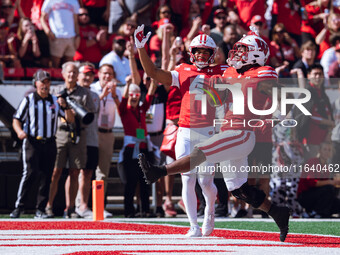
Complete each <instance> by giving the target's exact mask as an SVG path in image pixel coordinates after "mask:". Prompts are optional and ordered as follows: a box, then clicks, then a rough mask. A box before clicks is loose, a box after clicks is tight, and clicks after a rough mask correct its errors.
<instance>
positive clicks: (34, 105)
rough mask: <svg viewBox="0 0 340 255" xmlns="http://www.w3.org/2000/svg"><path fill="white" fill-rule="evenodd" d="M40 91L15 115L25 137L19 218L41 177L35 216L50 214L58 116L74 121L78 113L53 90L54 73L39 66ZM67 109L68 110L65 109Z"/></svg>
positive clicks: (17, 204)
mask: <svg viewBox="0 0 340 255" xmlns="http://www.w3.org/2000/svg"><path fill="white" fill-rule="evenodd" d="M33 85H34V87H35V88H36V92H33V93H31V94H29V95H28V96H26V97H25V98H24V99H23V100H22V101H21V103H20V105H19V108H18V109H17V111H16V113H15V114H14V116H13V128H14V130H15V132H16V133H17V135H18V138H19V139H21V140H23V145H22V153H23V155H22V158H23V159H22V160H23V173H22V177H21V181H20V185H19V190H18V194H17V200H16V202H15V209H14V211H13V212H12V213H11V214H10V217H11V218H19V217H20V214H21V213H23V211H24V206H25V201H26V199H27V197H28V196H30V195H31V194H30V193H29V192H30V190H31V189H30V188H31V184H32V183H34V180H35V179H37V178H38V179H39V189H38V195H37V204H36V214H35V218H47V215H46V213H45V207H46V204H47V201H48V195H49V188H50V182H51V175H52V172H53V167H54V162H55V158H56V153H57V149H56V142H55V133H56V129H57V120H58V116H62V117H64V118H66V119H67V120H68V121H70V122H72V121H74V114H73V112H72V111H71V110H68V109H67V103H66V102H65V99H63V98H62V97H59V98H57V97H55V96H53V95H51V94H50V85H51V76H50V74H49V73H48V72H46V71H43V70H38V71H37V72H36V73H35V74H34V76H33ZM63 109H65V111H64V110H63Z"/></svg>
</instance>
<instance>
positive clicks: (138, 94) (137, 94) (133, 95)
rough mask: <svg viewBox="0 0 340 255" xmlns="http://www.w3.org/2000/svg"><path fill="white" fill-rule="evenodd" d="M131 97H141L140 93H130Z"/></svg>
mask: <svg viewBox="0 0 340 255" xmlns="http://www.w3.org/2000/svg"><path fill="white" fill-rule="evenodd" d="M129 96H130V97H139V96H140V93H129Z"/></svg>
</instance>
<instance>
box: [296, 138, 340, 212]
mask: <svg viewBox="0 0 340 255" xmlns="http://www.w3.org/2000/svg"><path fill="white" fill-rule="evenodd" d="M331 157H332V144H331V143H330V142H325V143H322V144H321V146H320V150H319V155H318V156H317V157H315V158H311V159H310V160H308V161H307V163H306V165H304V166H303V169H304V172H303V173H302V175H301V178H300V182H299V187H298V191H297V195H298V201H299V203H300V204H301V205H302V207H304V208H305V209H306V212H307V213H309V214H310V213H312V211H315V212H316V213H317V214H319V215H320V216H321V217H323V218H330V217H331V216H332V214H334V213H340V199H339V198H337V195H336V189H335V186H337V185H340V179H336V180H334V179H331V178H330V173H331V172H332V171H331V169H330V168H329V166H330V165H329V164H328V161H329V159H330V158H331ZM313 169H314V170H313ZM320 169H322V171H318V170H320ZM324 170H326V171H324Z"/></svg>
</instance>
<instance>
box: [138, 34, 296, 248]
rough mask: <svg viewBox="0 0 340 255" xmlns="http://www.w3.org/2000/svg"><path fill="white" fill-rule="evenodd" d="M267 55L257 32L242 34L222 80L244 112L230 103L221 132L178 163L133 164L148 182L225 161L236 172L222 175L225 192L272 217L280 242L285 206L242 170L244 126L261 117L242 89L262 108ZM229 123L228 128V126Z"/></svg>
mask: <svg viewBox="0 0 340 255" xmlns="http://www.w3.org/2000/svg"><path fill="white" fill-rule="evenodd" d="M268 56H269V48H268V45H267V44H266V42H265V41H264V40H263V39H262V38H261V37H259V35H258V33H257V31H253V33H252V34H250V35H247V36H244V37H243V38H242V39H241V40H239V41H238V42H237V43H235V45H234V48H233V50H232V51H230V53H229V58H228V64H229V65H231V67H229V68H228V69H226V71H225V72H224V74H223V77H225V78H227V79H228V80H229V82H228V80H226V81H225V82H228V83H232V84H234V85H233V86H237V84H236V83H239V85H241V90H242V92H243V95H244V100H243V104H244V105H243V106H244V114H242V115H241V114H234V113H235V109H236V107H239V106H240V104H242V101H239V100H238V101H237V102H235V101H234V102H233V105H231V106H230V107H229V108H228V109H229V110H228V111H227V113H226V115H225V122H224V123H226V124H225V125H223V126H222V128H221V130H222V132H221V133H219V134H216V135H214V136H213V137H211V138H209V139H208V140H206V141H204V142H202V143H200V144H198V145H196V146H195V147H194V149H193V151H192V152H191V153H190V155H189V156H185V157H183V158H181V159H178V160H176V161H174V162H173V163H171V164H169V165H165V166H154V165H151V164H149V162H147V161H146V159H145V156H144V155H142V154H140V155H139V163H140V166H141V168H142V170H143V172H144V175H145V179H146V181H147V182H149V183H151V182H154V181H156V180H157V179H158V178H159V177H160V176H163V175H171V174H176V173H184V172H187V171H190V170H191V169H194V168H197V166H199V165H200V164H201V163H202V162H204V161H208V162H211V163H217V162H221V161H224V160H226V159H228V160H229V161H230V166H231V167H232V168H231V169H236V171H232V172H231V173H228V175H227V176H226V175H225V178H224V180H225V182H226V184H227V188H228V190H229V191H231V193H232V194H233V195H234V196H235V197H236V198H238V199H241V200H244V201H245V202H247V203H248V204H250V205H252V206H253V207H254V208H259V209H261V210H263V211H265V212H267V213H268V214H269V215H270V216H271V217H273V219H274V220H275V222H276V224H277V225H278V227H279V229H280V240H281V241H282V242H284V240H285V239H286V236H287V234H288V222H289V216H290V212H289V208H288V207H278V206H275V205H273V204H271V202H270V201H269V200H268V199H267V198H266V195H265V193H264V192H263V191H261V190H259V189H257V188H255V187H253V186H249V185H248V182H247V177H248V173H247V172H246V171H242V169H244V167H245V166H248V162H247V156H248V155H249V153H250V152H251V151H252V150H253V148H254V145H255V135H254V131H253V127H251V126H249V124H248V125H246V123H249V122H248V121H249V120H252V119H257V120H258V119H261V116H258V115H255V114H254V113H252V111H251V110H250V109H249V108H248V105H247V103H246V102H248V97H247V92H248V89H249V88H251V91H252V94H253V95H252V100H253V106H254V108H255V109H263V107H264V104H265V102H266V100H265V99H266V98H269V97H270V96H271V94H272V88H273V86H277V82H276V79H277V74H276V72H275V70H274V69H273V68H271V67H269V66H264V64H265V62H266V60H267V58H268ZM229 94H230V93H229ZM235 97H236V96H235ZM238 99H239V98H238ZM236 103H237V104H236ZM241 106H242V105H241ZM261 106H262V107H261ZM259 122H261V124H262V125H261V126H262V127H264V126H265V125H264V123H265V121H262V120H261V121H259ZM231 123H233V124H232V125H231Z"/></svg>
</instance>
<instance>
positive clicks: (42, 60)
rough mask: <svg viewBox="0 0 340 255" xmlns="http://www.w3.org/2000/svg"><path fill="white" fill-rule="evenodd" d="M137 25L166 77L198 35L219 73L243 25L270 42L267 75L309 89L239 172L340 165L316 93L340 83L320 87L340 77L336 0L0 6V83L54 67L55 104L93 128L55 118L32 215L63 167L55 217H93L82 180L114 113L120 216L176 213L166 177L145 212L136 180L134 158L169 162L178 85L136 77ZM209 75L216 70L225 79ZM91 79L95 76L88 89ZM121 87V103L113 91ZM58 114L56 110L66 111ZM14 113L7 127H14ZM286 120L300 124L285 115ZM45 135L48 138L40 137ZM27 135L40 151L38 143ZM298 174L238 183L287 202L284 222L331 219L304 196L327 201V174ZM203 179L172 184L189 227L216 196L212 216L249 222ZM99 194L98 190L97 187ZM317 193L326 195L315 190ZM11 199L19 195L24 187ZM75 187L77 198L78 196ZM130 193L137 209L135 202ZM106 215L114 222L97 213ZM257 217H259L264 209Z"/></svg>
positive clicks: (331, 122)
mask: <svg viewBox="0 0 340 255" xmlns="http://www.w3.org/2000/svg"><path fill="white" fill-rule="evenodd" d="M142 24H144V26H145V27H144V29H145V34H147V32H151V36H150V40H149V41H147V43H146V44H145V50H146V52H147V54H148V56H150V59H151V61H152V62H153V64H154V65H155V66H156V67H158V68H161V69H163V70H168V71H172V70H175V68H176V66H177V65H179V64H182V63H189V64H191V63H192V59H190V55H189V54H187V52H189V51H190V44H191V43H192V41H193V40H194V38H195V37H196V36H198V35H204V34H206V35H209V36H210V37H211V38H212V39H213V41H214V43H215V44H216V45H217V51H216V54H215V55H214V63H215V64H216V65H221V66H223V65H226V60H227V59H228V53H229V51H231V50H232V49H233V46H234V44H235V43H236V42H237V41H239V40H240V39H241V38H242V36H243V35H244V34H251V31H249V26H253V27H255V28H256V29H257V30H258V31H259V33H260V36H261V38H262V39H263V40H264V41H265V42H266V43H267V45H268V46H269V50H270V51H269V52H270V53H269V57H268V59H267V62H266V63H265V64H266V65H268V66H271V67H272V68H274V69H275V71H276V73H277V76H278V78H298V79H297V80H298V82H296V83H297V84H296V86H297V87H301V88H306V89H308V90H309V91H310V92H311V95H312V97H311V100H310V102H309V105H308V106H307V107H308V110H309V111H310V112H312V116H311V117H308V118H307V117H306V118H305V119H303V120H302V119H301V121H302V122H303V123H304V126H303V128H301V127H299V128H288V129H287V128H286V127H284V126H280V125H277V126H275V127H274V128H273V129H270V130H269V131H268V130H265V131H263V130H262V131H259V130H258V131H256V145H255V148H254V150H253V152H252V153H251V154H250V155H249V158H248V162H249V165H289V164H296V165H303V164H304V163H308V162H309V163H308V164H309V165H312V164H322V165H323V166H324V165H326V166H327V164H328V163H332V164H340V113H339V112H340V98H338V99H337V100H336V101H335V102H332V103H331V102H330V100H329V98H328V96H327V94H326V92H325V88H326V87H332V86H333V87H334V86H339V88H340V83H338V82H334V80H336V79H329V80H325V78H340V1H338V0H315V1H312V0H253V1H244V0H219V1H217V0H169V1H166V0H160V1H156V0H143V1H133V0H132V1H128V0H125V1H110V0H97V1H95V0H79V1H78V0H25V1H23V0H1V3H0V52H1V55H0V80H1V81H3V80H7V77H6V74H7V73H8V70H9V69H10V68H15V69H14V70H19V69H21V68H25V70H26V74H27V70H28V69H30V68H41V69H44V70H46V71H47V72H51V70H54V68H61V75H62V79H63V80H64V83H65V84H64V85H65V91H64V95H63V96H64V97H65V98H66V97H70V98H71V99H74V100H75V101H77V102H78V103H80V104H81V105H83V106H84V107H85V108H86V109H87V110H88V111H89V112H93V113H95V118H94V121H93V124H90V125H88V126H87V125H84V124H82V123H78V122H79V121H76V120H77V118H75V120H74V121H73V122H72V121H70V122H68V121H66V120H65V118H64V119H63V120H62V121H61V118H63V116H61V117H60V120H59V122H60V123H58V128H57V130H56V131H55V132H56V133H55V136H56V138H57V139H56V146H57V151H56V163H55V166H54V170H52V169H51V173H49V174H47V176H48V177H51V178H49V179H45V182H46V183H48V186H49V187H50V192H49V199H47V198H46V197H45V198H44V199H43V201H41V200H42V199H40V200H39V205H38V206H37V214H36V217H37V218H47V217H53V200H54V196H55V194H56V192H57V186H58V185H57V184H58V180H59V177H60V174H61V170H62V168H63V167H65V166H66V162H67V161H68V164H67V167H68V168H69V169H70V170H69V177H68V179H67V181H66V184H65V195H66V209H65V214H64V216H65V217H66V218H72V217H84V218H89V217H92V212H91V210H90V209H89V207H88V200H89V193H90V190H91V189H90V185H91V183H90V180H91V178H92V175H95V178H96V179H98V180H104V181H105V180H106V179H107V178H108V175H109V170H110V163H111V157H112V152H113V151H112V150H113V146H114V142H115V134H114V133H113V128H114V123H115V114H116V110H118V113H119V116H120V118H121V120H122V124H123V128H124V133H125V137H124V145H123V149H122V150H121V152H120V157H119V162H118V167H117V168H118V173H119V176H120V178H121V181H122V183H123V184H124V186H125V189H124V216H125V217H164V216H165V215H166V216H169V217H174V216H176V213H177V212H176V210H175V205H174V203H173V201H172V189H173V176H172V177H171V176H165V177H164V178H161V179H160V180H159V181H158V182H157V184H156V190H157V192H156V193H157V203H156V208H155V211H154V212H152V211H150V204H149V192H150V185H147V184H145V182H144V180H143V173H142V171H141V169H140V168H139V166H138V163H137V162H138V160H137V154H138V153H139V152H144V153H146V154H147V155H148V158H149V159H150V160H151V161H152V162H154V163H156V164H165V163H167V164H168V163H171V162H172V161H173V160H174V159H175V156H174V152H172V154H171V153H169V150H167V154H166V155H165V154H164V153H162V152H160V148H161V146H162V145H166V144H165V142H164V140H163V138H166V137H167V136H171V128H173V127H175V130H176V128H177V126H178V120H179V112H180V108H181V100H182V97H183V96H182V95H181V91H180V90H179V89H178V88H177V87H174V86H172V87H170V88H168V87H167V86H165V85H163V84H161V83H159V81H157V80H154V79H152V78H150V76H148V75H147V74H146V72H144V69H145V66H144V65H142V64H143V63H141V59H140V55H139V54H138V51H137V48H136V46H135V38H134V32H135V30H136V28H137V27H138V26H139V25H142ZM143 67H144V69H143ZM176 70H177V69H176ZM221 70H222V69H221ZM221 70H219V71H221ZM181 71H182V72H185V69H184V70H181ZM219 71H216V74H222V73H223V71H222V72H220V73H219ZM214 72H215V71H214ZM214 74H215V73H214ZM50 75H51V74H50ZM96 75H98V78H99V80H98V81H96V82H94V80H95V79H96V78H95V76H96ZM207 75H208V74H207ZM21 79H30V77H29V75H26V77H21ZM41 79H42V80H41ZM41 79H40V80H39V79H38V81H40V82H43V81H44V82H50V81H51V80H53V75H52V77H51V76H48V75H46V76H43V78H41ZM46 80H47V81H46ZM297 80H296V81H297ZM336 81H337V80H336ZM123 85H124V86H125V89H124V92H123V94H122V95H121V93H120V91H119V90H118V89H116V87H117V86H123ZM78 87H80V88H79V89H78ZM90 92H91V93H90ZM90 94H92V97H91V96H89V95H90ZM93 94H94V95H93ZM65 95H66V96H65ZM88 101H91V102H88ZM68 107H69V106H67V107H64V106H61V108H62V109H64V110H65V111H66V110H67V109H69V108H68ZM268 107H269V106H268ZM222 111H224V110H223V109H222ZM19 113H20V112H19ZM19 113H17V115H16V116H14V119H17V120H18V119H19V120H20V121H22V123H23V122H24V119H23V118H22V116H19V115H18V114H19ZM216 114H217V113H216ZM290 114H292V116H293V117H298V116H299V114H298V113H297V112H294V111H292V113H290ZM21 131H23V130H22V129H21V130H20V129H19V131H18V132H19V133H20V132H21ZM24 131H25V132H26V133H27V130H24ZM86 132H88V133H89V134H91V135H89V134H87V135H86ZM214 132H215V131H214ZM28 136H31V134H28ZM39 136H40V135H39ZM53 136H54V135H53V134H50V137H44V139H46V138H51V137H53ZM32 137H33V139H36V140H37V141H36V142H37V143H39V139H38V136H36V135H34V134H33V135H32ZM19 138H20V137H19ZM21 138H26V137H24V136H22V137H21ZM181 138H183V134H181ZM173 149H174V147H173ZM326 149H328V150H329V151H325V150H326ZM86 151H87V152H86ZM163 151H164V149H163ZM319 152H320V153H319ZM315 162H317V163H315ZM220 164H221V165H223V164H224V163H223V162H220ZM25 167H27V166H25ZM29 167H30V166H29ZM79 175H80V177H79V189H78V176H79ZM303 178H304V179H305V180H308V181H303V182H302V184H301V182H300V184H299V180H300V176H299V175H298V174H296V173H292V174H290V175H285V176H281V175H280V174H277V173H270V172H269V173H266V176H261V178H258V176H250V179H249V181H248V182H249V184H250V185H256V186H257V187H259V189H261V190H263V191H264V193H265V194H266V195H267V196H268V195H269V196H270V197H271V201H272V203H273V204H276V205H287V206H288V207H289V208H290V209H291V210H292V211H293V217H297V218H298V217H330V216H331V215H332V214H333V213H340V202H339V199H338V198H336V196H335V195H334V196H332V200H331V202H329V203H331V204H332V205H333V206H330V207H329V208H328V209H327V211H325V210H324V207H323V206H322V202H320V205H319V204H318V205H317V206H314V205H313V203H312V202H311V199H310V198H311V197H313V196H316V195H315V194H318V196H320V197H322V196H325V195H324V194H325V193H324V192H325V191H328V192H330V191H329V190H331V191H332V192H333V193H334V192H335V190H334V187H336V186H337V187H339V185H340V182H339V181H337V180H334V179H331V178H332V176H329V181H325V180H321V179H322V178H319V177H308V176H307V177H303ZM318 178H319V179H318ZM327 178H328V177H327ZM208 179H209V178H206V179H204V178H202V179H200V178H197V183H196V177H195V178H194V179H192V178H190V177H188V176H187V177H184V176H182V181H183V187H186V188H185V189H186V190H185V191H184V192H183V196H184V197H183V198H184V203H183V201H180V202H179V205H180V207H181V208H184V209H189V211H188V210H187V213H188V216H189V219H190V221H193V222H194V223H197V216H202V215H204V214H205V207H206V206H208V209H207V210H206V211H209V214H212V213H213V212H211V206H210V204H209V203H211V201H212V200H211V199H210V200H209V196H213V198H212V199H213V203H215V199H216V194H217V196H218V205H217V206H216V208H215V212H214V213H213V214H215V216H216V217H218V216H220V217H226V216H228V215H230V214H231V216H233V217H252V213H253V209H252V208H251V207H249V206H247V205H246V204H245V203H244V202H242V201H240V200H236V199H235V201H233V203H232V204H233V207H231V208H228V198H229V196H230V194H228V191H227V190H226V187H225V184H224V182H220V179H221V178H220V179H218V178H215V179H214V180H213V178H212V179H211V180H208ZM301 179H302V178H301ZM22 182H24V181H22ZM208 182H209V185H208V184H207V183H208ZM46 183H45V184H44V185H43V184H42V186H44V187H45V186H46ZM50 183H51V184H50ZM202 183H203V184H202ZM198 184H199V185H198ZM301 185H302V186H303V187H301ZM106 186H107V184H106V183H105V189H106ZM195 186H196V187H195ZM321 186H327V187H326V188H323V189H320V187H321ZM137 187H138V189H139V190H138V191H137ZM45 189H46V187H45ZM189 189H190V190H189ZM20 190H21V191H20ZM195 190H196V192H195ZM319 190H320V192H319ZM19 191H20V192H22V187H20V188H19ZM77 191H78V196H79V197H80V199H76V196H77ZM308 191H310V193H308ZM20 192H18V200H17V203H16V209H15V210H14V211H13V212H12V214H11V217H12V218H18V217H20V214H21V213H22V212H23V210H24V202H23V197H22V194H21V193H20ZM209 192H210V193H209ZM19 193H20V194H19ZM195 193H196V194H195ZM333 193H332V194H333ZM202 194H203V195H202ZM44 195H45V196H46V190H45V193H44ZM135 195H136V196H137V201H138V203H137V205H134V203H133V197H134V196H135ZM163 196H165V201H163ZM196 196H197V198H198V200H199V208H198V211H197V210H196V209H197V208H196V204H197V203H195V205H194V210H195V212H194V213H193V212H192V207H193V206H192V202H188V201H187V200H192V201H196ZM230 199H233V198H231V197H230ZM321 200H322V199H321ZM77 201H78V202H77ZM43 203H45V207H46V210H45V211H44V206H43V205H42V204H43ZM229 204H230V201H229ZM196 213H197V215H195V214H196ZM105 216H107V217H110V216H112V214H110V213H109V212H107V211H106V212H105ZM262 217H268V215H267V214H266V213H263V214H262ZM193 236H194V235H193Z"/></svg>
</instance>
